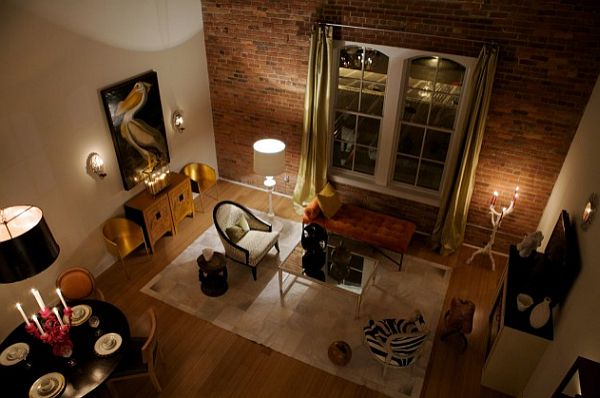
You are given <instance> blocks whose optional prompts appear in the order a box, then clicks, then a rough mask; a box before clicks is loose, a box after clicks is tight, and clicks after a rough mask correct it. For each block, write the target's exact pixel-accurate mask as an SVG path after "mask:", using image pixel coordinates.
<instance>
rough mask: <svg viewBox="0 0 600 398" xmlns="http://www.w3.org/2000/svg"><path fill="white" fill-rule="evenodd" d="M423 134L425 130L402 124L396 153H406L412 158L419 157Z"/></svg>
mask: <svg viewBox="0 0 600 398" xmlns="http://www.w3.org/2000/svg"><path fill="white" fill-rule="evenodd" d="M424 132H425V129H424V128H422V127H415V126H409V125H406V124H402V129H401V130H400V141H398V152H400V153H407V154H409V155H413V156H420V155H421V146H422V145H423V134H424Z"/></svg>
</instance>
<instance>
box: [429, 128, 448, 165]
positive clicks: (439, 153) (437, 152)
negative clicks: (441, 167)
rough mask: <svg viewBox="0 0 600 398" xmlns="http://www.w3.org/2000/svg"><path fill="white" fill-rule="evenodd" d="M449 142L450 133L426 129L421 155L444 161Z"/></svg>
mask: <svg viewBox="0 0 600 398" xmlns="http://www.w3.org/2000/svg"><path fill="white" fill-rule="evenodd" d="M449 144H450V133H444V132H443V131H435V130H428V131H427V137H426V138H425V147H424V148H423V157H424V158H427V159H431V160H438V161H440V162H445V161H446V154H447V153H448V145H449Z"/></svg>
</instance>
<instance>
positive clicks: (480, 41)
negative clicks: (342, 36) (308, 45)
mask: <svg viewBox="0 0 600 398" xmlns="http://www.w3.org/2000/svg"><path fill="white" fill-rule="evenodd" d="M317 24H319V25H325V26H331V27H335V28H350V29H360V30H372V31H377V32H387V33H404V34H407V35H415V36H423V37H436V38H438V39H451V40H460V41H466V42H470V43H481V44H490V45H492V46H496V47H498V44H497V43H495V42H487V41H485V40H475V39H463V38H460V37H451V36H450V37H448V36H440V35H432V34H429V33H417V32H408V31H406V30H397V29H385V28H371V27H368V26H357V25H344V24H339V23H330V22H317Z"/></svg>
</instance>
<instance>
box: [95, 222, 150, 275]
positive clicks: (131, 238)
mask: <svg viewBox="0 0 600 398" xmlns="http://www.w3.org/2000/svg"><path fill="white" fill-rule="evenodd" d="M102 233H103V235H104V242H105V243H106V248H107V250H108V252H109V253H111V254H112V255H113V256H116V257H119V260H121V264H122V265H123V269H124V270H125V274H126V275H127V277H129V274H128V273H127V269H126V268H125V262H124V261H123V258H125V257H126V256H127V255H129V254H130V253H132V252H133V251H134V250H135V249H137V248H138V247H139V246H141V245H142V244H143V245H144V248H145V249H146V254H149V252H148V245H146V239H145V238H144V230H143V229H142V227H140V226H139V225H138V224H136V223H134V222H133V221H131V220H129V219H127V218H123V217H114V218H111V219H109V220H108V221H106V222H105V223H104V227H103V228H102Z"/></svg>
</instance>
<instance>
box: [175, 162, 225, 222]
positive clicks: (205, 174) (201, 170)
mask: <svg viewBox="0 0 600 398" xmlns="http://www.w3.org/2000/svg"><path fill="white" fill-rule="evenodd" d="M181 172H182V173H183V174H185V175H186V176H188V177H189V178H190V180H192V192H195V193H197V194H199V195H200V207H201V210H202V212H204V195H206V196H208V197H209V198H211V199H214V200H216V201H218V200H219V191H218V189H217V172H216V171H215V169H213V168H212V167H211V166H209V165H207V164H204V163H188V164H186V165H185V166H183V168H182V169H181ZM212 190H214V191H215V195H214V196H212V195H209V194H208V192H209V191H212Z"/></svg>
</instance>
